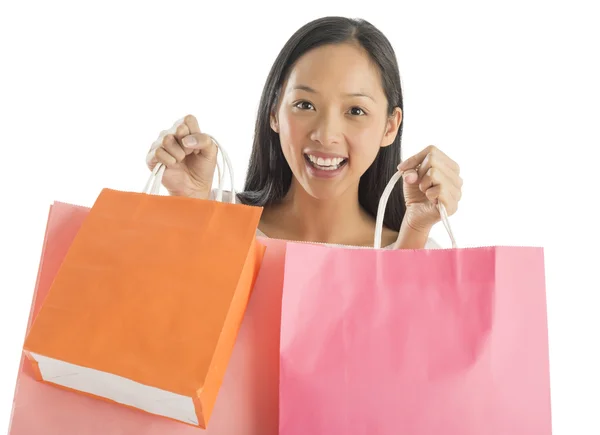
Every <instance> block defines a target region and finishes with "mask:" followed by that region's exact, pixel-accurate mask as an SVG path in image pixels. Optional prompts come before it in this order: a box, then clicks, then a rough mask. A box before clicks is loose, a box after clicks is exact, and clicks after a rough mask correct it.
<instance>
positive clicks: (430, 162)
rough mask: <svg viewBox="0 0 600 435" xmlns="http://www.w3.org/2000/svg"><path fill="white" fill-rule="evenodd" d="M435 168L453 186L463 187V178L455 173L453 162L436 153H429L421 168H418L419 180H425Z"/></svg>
mask: <svg viewBox="0 0 600 435" xmlns="http://www.w3.org/2000/svg"><path fill="white" fill-rule="evenodd" d="M432 168H435V170H436V172H441V173H442V175H443V176H445V177H446V179H447V181H448V183H451V184H453V185H454V186H455V187H456V188H458V189H460V188H462V185H463V180H462V178H461V177H460V176H459V175H458V173H456V172H455V171H454V167H453V165H452V164H451V161H450V160H449V159H448V158H447V157H445V156H443V155H440V154H438V153H436V152H430V153H428V154H427V155H426V156H425V158H424V159H423V162H422V163H421V165H420V166H418V175H419V180H423V178H424V177H425V175H426V174H427V172H428V171H430V170H431V169H432Z"/></svg>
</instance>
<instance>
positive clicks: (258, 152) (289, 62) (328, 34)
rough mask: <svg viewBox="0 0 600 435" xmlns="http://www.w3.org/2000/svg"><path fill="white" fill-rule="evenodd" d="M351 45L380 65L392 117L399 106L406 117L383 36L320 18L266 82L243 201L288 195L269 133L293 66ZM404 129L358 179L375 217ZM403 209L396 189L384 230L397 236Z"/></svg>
mask: <svg viewBox="0 0 600 435" xmlns="http://www.w3.org/2000/svg"><path fill="white" fill-rule="evenodd" d="M347 42H355V43H358V44H360V45H361V46H362V47H363V48H364V49H365V50H366V51H367V52H368V53H369V55H370V56H371V58H372V60H373V61H374V62H375V64H376V65H378V66H379V68H380V70H381V76H382V82H383V83H382V85H383V89H384V92H385V95H386V97H387V101H388V113H389V114H390V115H391V114H392V113H393V111H394V108H395V107H400V109H402V113H403V115H404V106H403V99H402V86H401V82H400V73H399V71H398V63H397V60H396V55H395V53H394V49H393V48H392V45H391V44H390V42H389V41H388V39H387V38H386V37H385V36H384V35H383V33H381V31H379V30H378V29H377V28H376V27H375V26H373V25H372V24H371V23H369V22H367V21H365V20H361V19H350V18H344V17H325V18H319V19H317V20H314V21H312V22H310V23H308V24H306V25H304V26H303V27H301V28H300V29H299V30H298V31H297V32H296V33H294V35H292V37H291V38H290V39H289V40H288V41H287V43H286V44H285V46H284V47H283V49H282V50H281V52H280V53H279V55H278V56H277V59H276V60H275V63H274V64H273V66H272V67H271V71H270V72H269V76H268V77H267V81H266V83H265V87H264V89H263V92H262V96H261V99H260V105H259V109H258V116H257V118H256V125H255V130H254V143H253V146H252V153H251V156H250V163H249V166H248V172H247V174H246V184H245V186H244V192H242V193H240V194H239V198H240V201H241V202H243V203H245V204H251V205H256V206H265V205H270V204H273V203H276V202H278V201H280V200H281V199H282V198H283V197H284V196H285V195H286V193H287V191H288V189H289V187H290V184H291V181H292V171H291V169H290V167H289V165H288V163H287V161H286V160H285V157H284V155H283V152H282V150H281V142H280V141H279V134H278V133H276V132H274V131H273V130H272V129H271V125H270V115H271V113H272V112H273V110H274V109H275V108H276V107H277V105H278V100H279V96H280V92H281V88H282V85H283V83H284V81H285V79H286V78H287V76H288V74H289V72H290V69H291V67H292V66H293V65H294V63H295V62H296V61H297V60H298V59H299V58H300V57H301V56H302V55H303V54H304V53H306V52H307V51H309V50H311V49H313V48H316V47H319V46H321V45H325V44H341V43H347ZM403 124H404V116H403V117H402V122H401V123H400V126H399V127H398V134H397V136H396V139H395V140H394V143H392V144H391V145H389V146H387V147H383V148H380V149H379V153H378V154H377V157H376V158H375V161H374V162H373V164H372V165H371V166H370V167H369V169H367V171H366V172H365V173H364V174H363V175H362V177H361V179H360V183H359V188H358V200H359V203H360V204H361V206H362V207H363V208H364V209H365V210H366V211H367V212H368V213H370V214H371V215H372V216H374V217H375V216H376V214H377V206H378V204H379V198H380V197H381V194H382V193H383V190H384V189H385V186H386V185H387V183H388V181H389V180H390V178H391V177H392V175H393V174H394V173H395V172H396V171H397V166H398V164H399V163H400V158H401V155H400V151H401V142H402V126H403ZM405 210H406V206H405V204H404V197H403V194H402V189H401V188H400V187H396V188H395V189H394V191H393V192H392V195H391V196H390V199H389V201H388V205H387V208H386V214H385V219H384V224H385V226H386V227H388V228H390V229H393V230H396V231H398V230H399V229H400V224H401V223H402V219H403V217H404V213H405Z"/></svg>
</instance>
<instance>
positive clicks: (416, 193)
mask: <svg viewBox="0 0 600 435" xmlns="http://www.w3.org/2000/svg"><path fill="white" fill-rule="evenodd" d="M398 170H400V171H403V178H404V183H403V189H404V200H405V202H406V214H405V216H404V219H405V221H406V222H405V223H406V224H408V226H409V227H411V228H412V229H414V230H417V231H422V232H429V230H431V227H433V225H435V224H436V223H437V222H439V221H440V220H441V216H440V212H439V211H438V208H437V204H438V202H441V203H442V204H444V207H445V208H446V212H447V213H448V216H451V215H453V214H454V213H456V210H457V209H458V202H459V201H460V199H461V196H462V185H463V180H462V178H460V175H459V174H460V167H459V166H458V164H457V163H456V162H455V161H454V160H452V159H451V158H450V157H448V156H447V155H446V154H444V153H443V152H442V151H440V150H439V149H438V148H436V147H435V146H433V145H429V146H428V147H427V148H425V149H424V150H423V151H421V152H420V153H418V154H416V155H414V156H412V157H410V158H409V159H406V160H405V161H403V162H402V163H400V165H398Z"/></svg>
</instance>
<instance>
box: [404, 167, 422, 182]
mask: <svg viewBox="0 0 600 435" xmlns="http://www.w3.org/2000/svg"><path fill="white" fill-rule="evenodd" d="M402 177H403V178H404V181H405V182H406V183H408V184H414V183H416V181H417V180H418V179H419V174H418V173H417V171H415V170H414V169H408V170H406V171H404V172H403V173H402Z"/></svg>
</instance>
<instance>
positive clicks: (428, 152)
mask: <svg viewBox="0 0 600 435" xmlns="http://www.w3.org/2000/svg"><path fill="white" fill-rule="evenodd" d="M427 163H429V164H427ZM419 165H421V169H423V170H422V171H420V176H422V175H423V174H424V173H425V172H427V170H428V169H429V167H431V166H442V165H444V166H447V167H448V168H449V169H450V170H451V171H453V172H455V173H457V174H459V173H460V166H459V165H458V163H456V162H455V161H454V160H452V159H451V158H450V157H448V155H446V154H445V153H444V152H443V151H441V150H440V149H439V148H437V147H436V146H435V145H429V146H428V147H427V148H425V149H424V150H422V151H421V152H420V153H418V154H415V155H414V156H412V157H410V158H408V159H406V160H405V161H403V162H402V163H400V164H399V165H398V170H400V171H402V170H407V169H415V168H416V169H419ZM419 178H420V177H419Z"/></svg>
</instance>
